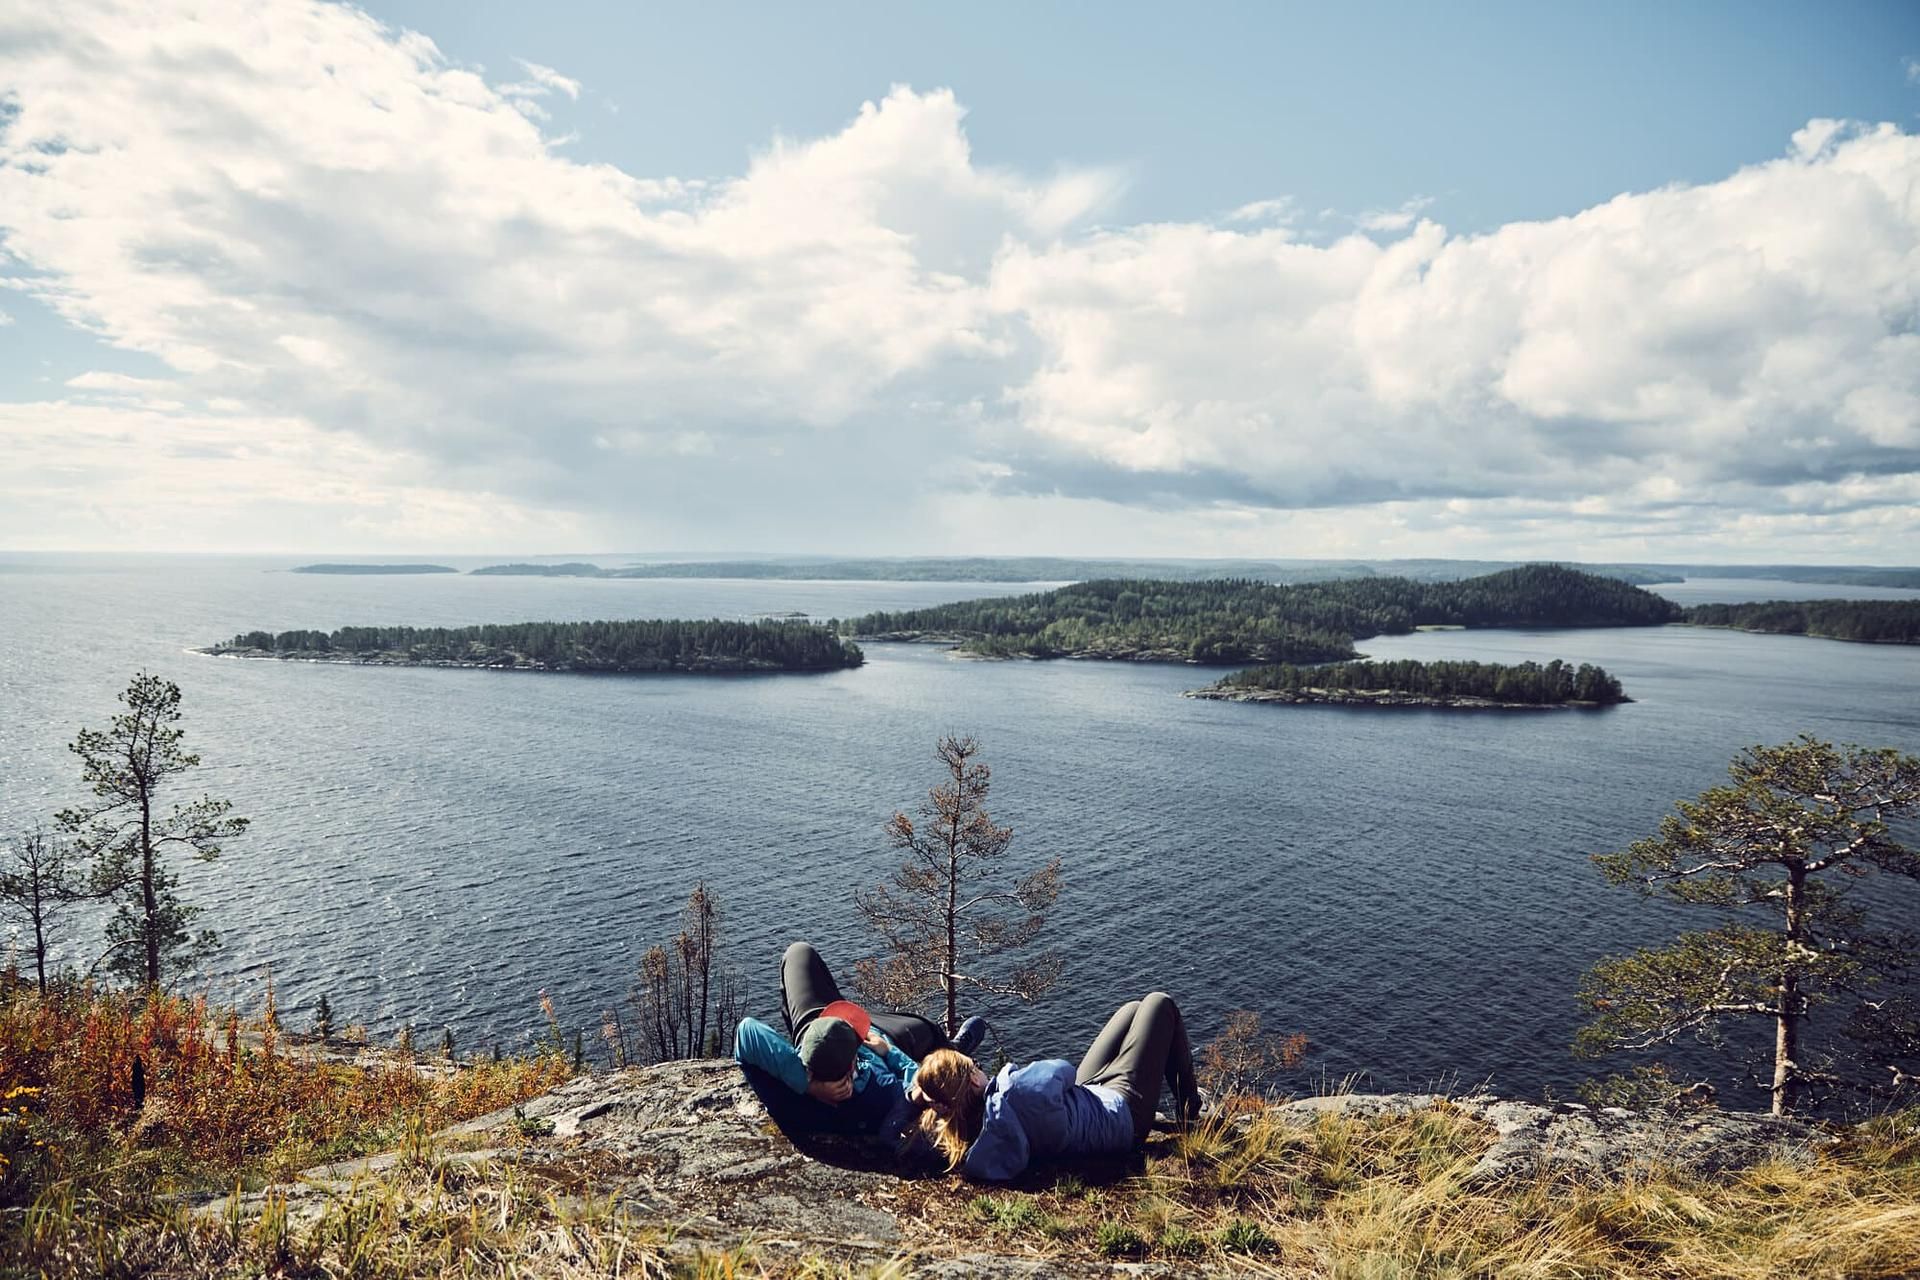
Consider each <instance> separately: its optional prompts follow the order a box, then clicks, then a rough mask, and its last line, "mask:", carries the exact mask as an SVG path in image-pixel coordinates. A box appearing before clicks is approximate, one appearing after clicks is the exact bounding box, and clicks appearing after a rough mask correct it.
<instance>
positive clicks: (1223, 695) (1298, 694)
mask: <svg viewBox="0 0 1920 1280" xmlns="http://www.w3.org/2000/svg"><path fill="white" fill-rule="evenodd" d="M1180 696H1181V697H1183V698H1205V699H1207V700H1208V701H1210V702H1280V703H1288V704H1294V705H1304V706H1329V707H1424V708H1428V709H1438V710H1448V711H1564V710H1567V709H1568V708H1572V709H1574V710H1586V711H1591V710H1593V709H1595V708H1597V707H1601V706H1606V705H1610V704H1606V703H1599V702H1576V701H1567V702H1505V701H1502V700H1501V699H1499V698H1478V697H1473V696H1471V695H1469V694H1439V695H1435V694H1425V693H1406V692H1403V691H1401V690H1397V689H1221V688H1206V689H1188V690H1187V691H1186V692H1184V693H1182V694H1181V695H1180ZM1620 701H1622V702H1631V701H1633V699H1631V698H1622V699H1620Z"/></svg>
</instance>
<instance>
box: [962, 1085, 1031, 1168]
mask: <svg viewBox="0 0 1920 1280" xmlns="http://www.w3.org/2000/svg"><path fill="white" fill-rule="evenodd" d="M1032 1159H1033V1150H1032V1147H1031V1146H1030V1145H1029V1144H1028V1142H1027V1131H1026V1129H1025V1128H1024V1127H1023V1126H1022V1125H1021V1123H1020V1115H1019V1113H1018V1112H1016V1111H1015V1110H1014V1109H1013V1108H1012V1107H1011V1106H1009V1105H1007V1095H1006V1092H1005V1090H995V1091H994V1092H993V1093H990V1094H988V1095H987V1107H986V1113H985V1115H984V1116H983V1117H982V1119H981V1122H980V1136H979V1137H978V1138H975V1139H974V1140H973V1145H972V1146H971V1147H969V1148H968V1149H967V1159H966V1163H965V1165H964V1166H963V1167H964V1168H965V1170H966V1174H967V1176H968V1177H969V1178H978V1179H979V1180H981V1181H982V1182H1007V1181H1009V1180H1011V1179H1013V1178H1017V1177H1019V1176H1020V1175H1021V1174H1022V1173H1024V1172H1026V1168H1027V1165H1028V1163H1029V1162H1030V1161H1031V1160H1032Z"/></svg>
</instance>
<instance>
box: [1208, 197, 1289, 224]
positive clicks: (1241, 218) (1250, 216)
mask: <svg viewBox="0 0 1920 1280" xmlns="http://www.w3.org/2000/svg"><path fill="white" fill-rule="evenodd" d="M1298 216H1299V209H1298V207H1297V206H1296V205H1295V204H1294V201H1293V197H1292V196H1279V197H1276V198H1275V199H1272V200H1254V201H1252V202H1250V203H1248V204H1243V205H1241V206H1240V207H1239V208H1238V209H1235V210H1233V211H1232V212H1231V213H1229V214H1228V215H1227V217H1226V220H1227V221H1228V222H1278V223H1282V224H1284V223H1289V222H1292V221H1293V220H1294V218H1296V217H1298Z"/></svg>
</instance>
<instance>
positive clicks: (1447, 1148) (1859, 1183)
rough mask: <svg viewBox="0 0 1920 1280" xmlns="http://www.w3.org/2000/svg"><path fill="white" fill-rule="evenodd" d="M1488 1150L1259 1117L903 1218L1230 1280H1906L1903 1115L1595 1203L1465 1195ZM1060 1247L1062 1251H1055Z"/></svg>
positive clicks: (1916, 1172) (1526, 1193) (1445, 1119)
mask: <svg viewBox="0 0 1920 1280" xmlns="http://www.w3.org/2000/svg"><path fill="white" fill-rule="evenodd" d="M1489 1138H1490V1134H1488V1133H1487V1132H1486V1131H1485V1129H1484V1127H1483V1126H1481V1125H1480V1124H1479V1123H1478V1122H1477V1121H1474V1120H1473V1119H1471V1118H1470V1117H1468V1116H1466V1115H1464V1114H1463V1113H1461V1112H1459V1111H1458V1110H1456V1109H1454V1108H1451V1107H1449V1106H1447V1105H1445V1104H1444V1103H1443V1104H1440V1105H1438V1106H1436V1107H1434V1108H1432V1109H1430V1110H1428V1111H1423V1112H1419V1113H1416V1114H1413V1115H1409V1116H1397V1117H1385V1118H1379V1119H1347V1118H1343V1117H1337V1116H1327V1117H1324V1118H1322V1119H1321V1120H1320V1121H1319V1122H1318V1123H1317V1124H1315V1125H1314V1126H1313V1127H1312V1128H1299V1129H1295V1128H1288V1127H1286V1126H1284V1125H1282V1124H1280V1123H1279V1122H1278V1121H1277V1120H1276V1119H1274V1118H1273V1117H1272V1116H1271V1115H1259V1116H1256V1117H1254V1118H1253V1119H1251V1120H1250V1121H1240V1122H1237V1123H1236V1122H1234V1121H1232V1120H1231V1119H1229V1120H1227V1121H1224V1122H1218V1123H1214V1124H1211V1125H1208V1126H1205V1127H1203V1128H1201V1129H1199V1130H1197V1131H1195V1132H1193V1133H1191V1134H1187V1135H1184V1136H1180V1137H1177V1138H1167V1139H1162V1140H1159V1141H1156V1142H1155V1143H1154V1144H1153V1146H1152V1147H1151V1148H1150V1150H1149V1153H1148V1158H1147V1161H1146V1166H1145V1168H1144V1170H1137V1171H1134V1172H1132V1173H1131V1174H1130V1175H1128V1176H1124V1177H1119V1178H1116V1179H1114V1180H1112V1181H1109V1182H1107V1183H1106V1184H1105V1185H1096V1186H1093V1187H1089V1186H1087V1185H1086V1184H1085V1183H1084V1182H1083V1181H1082V1180H1081V1179H1079V1178H1077V1177H1062V1178H1058V1179H1049V1178H1047V1177H1046V1176H1045V1175H1042V1176H1041V1177H1040V1178H1039V1179H1036V1180H1034V1181H1033V1182H1031V1183H1030V1184H1026V1185H1022V1186H1020V1187H1018V1188H1015V1189H1010V1190H1006V1191H1001V1192H997V1193H993V1194H989V1195H980V1194H979V1193H978V1191H977V1189H975V1188H968V1187H964V1186H959V1185H951V1184H941V1185H936V1186H935V1187H933V1188H931V1189H928V1190H927V1191H926V1192H924V1197H925V1198H924V1200H923V1202H922V1204H921V1205H920V1207H919V1214H920V1216H921V1217H922V1218H923V1219H924V1220H925V1221H926V1222H927V1223H928V1225H929V1227H930V1228H931V1229H932V1230H934V1231H936V1232H955V1231H962V1230H972V1231H975V1232H979V1231H980V1230H981V1228H982V1227H983V1226H984V1227H985V1228H986V1230H987V1231H988V1232H989V1233H991V1234H993V1235H994V1236H996V1237H998V1238H999V1239H1000V1240H1002V1241H1003V1242H1004V1243H1005V1244H1006V1245H1009V1246H1012V1251H1015V1252H1020V1251H1025V1252H1033V1253H1040V1254H1060V1253H1074V1254H1078V1255H1079V1256H1086V1255H1088V1254H1097V1253H1100V1252H1105V1253H1106V1254H1108V1255H1109V1256H1112V1257H1114V1258H1145V1259H1150V1260H1161V1261H1165V1262H1169V1263H1175V1264H1189V1265H1191V1264H1195V1263H1210V1264H1212V1265H1214V1266H1216V1267H1218V1268H1222V1269H1229V1270H1232V1271H1234V1272H1235V1273H1240V1274H1255V1275H1260V1274H1264V1275H1273V1276H1305V1275H1312V1276H1328V1277H1336V1278H1351V1280H1387V1278H1397V1277H1415V1276H1419V1277H1515V1278H1517V1277H1546V1276H1567V1277H1576V1276H1577V1277H1609V1278H1610V1277H1619V1278H1621V1280H1627V1278H1628V1277H1632V1278H1635V1280H1638V1278H1640V1277H1676V1278H1678V1277H1688V1278H1692V1277H1699V1278H1700V1280H1761V1278H1762V1277H1765V1278H1767V1280H1774V1278H1776V1277H1787V1276H1792V1277H1823V1276H1832V1277H1842V1276H1845V1277H1893V1276H1912V1275H1916V1274H1920V1113H1908V1114H1907V1115H1905V1116H1896V1117H1886V1118H1882V1119H1881V1120H1878V1121H1875V1122H1873V1123H1871V1124H1868V1125H1866V1126H1862V1127H1861V1128H1859V1129H1857V1130H1854V1131H1853V1132H1852V1133H1851V1135H1850V1136H1849V1138H1848V1139H1847V1140H1846V1141H1845V1142H1843V1143H1841V1144H1839V1145H1838V1146H1836V1147H1834V1148H1832V1149H1831V1150H1829V1151H1827V1152H1825V1153H1823V1154H1822V1155H1820V1156H1819V1157H1817V1158H1816V1159H1814V1160H1813V1161H1812V1162H1811V1163H1810V1164H1808V1165H1807V1166H1805V1167H1797V1166H1794V1165H1790V1164H1783V1163H1776V1164H1768V1165H1764V1166H1761V1167H1757V1168H1754V1169H1750V1170H1747V1171H1745V1172H1742V1173H1737V1174H1729V1175H1725V1176H1722V1177H1719V1178H1713V1179H1700V1178H1690V1177H1687V1176H1684V1175H1680V1174H1672V1173H1670V1174H1666V1175H1661V1176H1655V1177H1649V1178H1646V1179H1642V1180H1640V1181H1635V1182H1630V1183H1627V1184H1624V1185H1618V1186H1612V1187H1592V1186H1580V1185H1575V1184H1572V1183H1568V1182H1558V1181H1547V1180H1541V1181H1537V1182H1523V1183H1517V1184H1509V1185H1506V1186H1502V1187H1498V1188H1492V1189H1472V1188H1469V1187H1468V1186H1466V1185H1465V1182H1464V1179H1465V1175H1466V1173H1467V1172H1468V1171H1469V1170H1470V1169H1472V1168H1473V1166H1474V1164H1475V1163H1476V1162H1477V1161H1478V1159H1479V1156H1480V1154H1481V1152H1482V1151H1484V1150H1485V1147H1486V1145H1487V1142H1488V1140H1489ZM1068 1242H1071V1243H1070V1244H1069V1243H1068Z"/></svg>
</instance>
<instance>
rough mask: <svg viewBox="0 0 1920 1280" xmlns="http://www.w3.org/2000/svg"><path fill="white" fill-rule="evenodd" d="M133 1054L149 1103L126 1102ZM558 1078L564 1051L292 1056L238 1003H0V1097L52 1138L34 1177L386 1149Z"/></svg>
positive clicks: (245, 1163)
mask: <svg viewBox="0 0 1920 1280" xmlns="http://www.w3.org/2000/svg"><path fill="white" fill-rule="evenodd" d="M136 1063H139V1064H141V1066H142V1068H143V1071H142V1074H143V1075H144V1077H145V1085H146V1097H145V1099H144V1104H145V1105H144V1106H136V1105H135V1086H134V1078H135V1064H136ZM569 1074H571V1064H570V1063H569V1062H568V1061H567V1059H566V1058H565V1057H564V1056H559V1057H556V1056H554V1055H550V1054H549V1055H543V1056H540V1057H536V1058H531V1059H511V1060H507V1061H503V1062H500V1063H498V1064H481V1065H476V1066H474V1067H470V1068H467V1069H464V1070H461V1071H458V1072H455V1073H452V1074H451V1075H428V1074H423V1073H420V1072H417V1071H415V1070H413V1069H412V1068H411V1067H410V1066H408V1065H406V1064H404V1063H400V1062H388V1063H385V1064H382V1065H377V1066H370V1067H369V1066H356V1065H349V1064H345V1063H341V1062H337V1061H332V1060H329V1059H327V1058H325V1057H323V1056H321V1055H319V1054H317V1053H313V1052H311V1051H298V1050H296V1051H294V1052H291V1053H289V1052H285V1051H282V1050H281V1049H280V1048H279V1046H278V1045H277V1043H276V1041H275V1039H274V1037H273V1035H272V1033H271V1031H270V1030H269V1029H268V1027H267V1026H265V1025H261V1026H257V1027H256V1028H255V1029H253V1030H251V1031H245V1032H243V1031H242V1029H241V1027H240V1024H239V1019H238V1017H237V1015H235V1014H234V1013H233V1012H232V1011H226V1012H225V1013H224V1014H222V1013H218V1012H215V1011H214V1010H211V1009H210V1008H209V1007H208V1005H207V1002H206V1000H205V999H204V998H203V997H196V998H186V997H183V996H178V995H171V994H166V993H160V992H147V993H140V992H128V991H109V990H98V989H95V988H93V987H91V986H78V987H74V988H71V989H64V990H63V989H56V990H55V991H54V992H53V993H52V994H51V995H49V997H48V998H46V999H41V998H40V997H39V996H38V995H36V994H33V993H31V992H27V991H24V990H23V991H21V992H19V993H16V994H15V995H14V996H13V997H12V998H10V999H5V1000H0V1095H5V1094H8V1093H14V1094H15V1097H16V1098H22V1099H26V1100H28V1101H27V1105H28V1106H29V1110H30V1114H31V1123H30V1125H27V1126H25V1128H30V1129H31V1131H32V1132H33V1134H34V1135H35V1139H34V1140H35V1141H44V1142H47V1143H48V1144H49V1146H50V1153H49V1154H48V1155H47V1157H46V1158H45V1159H43V1160H40V1161H38V1162H37V1172H36V1175H35V1177H34V1178H33V1179H32V1183H35V1184H38V1183H44V1181H45V1180H46V1177H47V1176H49V1175H51V1176H58V1177H67V1178H79V1179H81V1180H85V1179H87V1178H88V1177H89V1176H91V1174H92V1173H93V1172H97V1171H98V1170H99V1169H101V1168H105V1167H107V1166H109V1165H111V1164H112V1163H113V1160H114V1158H115V1156H116V1153H123V1152H132V1151H140V1152H142V1153H145V1157H146V1158H152V1157H153V1155H154V1153H159V1154H160V1155H162V1156H164V1157H165V1159H166V1161H167V1162H168V1164H169V1167H170V1168H171V1170H172V1173H173V1174H174V1175H175V1176H177V1178H178V1179H179V1180H181V1181H182V1182H184V1183H188V1184H192V1183H195V1182H197V1181H202V1180H205V1179H209V1178H211V1179H214V1180H216V1181H225V1180H230V1179H231V1178H232V1177H234V1176H238V1175H241V1174H245V1175H247V1176H263V1177H264V1176H278V1175H283V1174H288V1173H292V1172H294V1171H297V1170H298V1169H300V1168H302V1167H305V1165H307V1164H309V1163H312V1162H313V1161H314V1160H315V1159H316V1158H319V1157H320V1156H323V1155H331V1154H339V1153H345V1152H351V1151H361V1150H369V1149H376V1148H378V1147H381V1146H383V1145H386V1144H388V1143H390V1142H392V1141H394V1140H395V1139H396V1137H397V1135H399V1134H400V1133H402V1132H404V1129H405V1126H406V1124H407V1123H408V1122H409V1121H414V1122H416V1123H418V1124H422V1125H425V1126H427V1127H428V1129H429V1131H431V1130H433V1129H439V1128H443V1127H445V1126H447V1125H449V1124H453V1123H456V1122H458V1121H460V1120H463V1119H467V1118H469V1117H471V1116H475V1115H479V1114H482V1113H484V1112H487V1111H492V1110H496V1109H498V1108H500V1107H504V1106H507V1105H510V1104H512V1103H514V1102H517V1101H521V1100H523V1099H526V1098H530V1097H534V1096H536V1095H538V1094H540V1093H543V1092H545V1091H546V1090H547V1089H549V1088H551V1087H553V1086H554V1085H555V1084H557V1083H559V1082H560V1081H562V1080H564V1079H566V1078H567V1076H568V1075H569ZM15 1091H23V1092H15ZM16 1113H17V1111H16ZM9 1129H10V1130H12V1131H10V1132H7V1133H6V1136H5V1138H4V1139H0V1141H5V1142H10V1143H12V1144H13V1146H14V1147H17V1146H18V1145H19V1138H18V1132H17V1131H23V1126H22V1125H20V1124H18V1123H15V1124H12V1125H10V1126H9ZM10 1163H13V1164H15V1165H19V1164H21V1163H22V1162H20V1161H19V1160H18V1159H17V1157H15V1158H14V1159H13V1160H11V1161H10ZM4 1185H5V1187H6V1188H7V1190H6V1197H7V1199H8V1200H9V1201H10V1202H11V1201H17V1200H18V1198H19V1197H21V1196H23V1195H25V1194H27V1193H29V1192H30V1191H31V1190H33V1186H32V1185H30V1184H29V1182H28V1180H27V1179H25V1178H23V1177H18V1176H16V1177H11V1178H9V1179H8V1180H7V1181H6V1182H5V1183H4Z"/></svg>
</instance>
